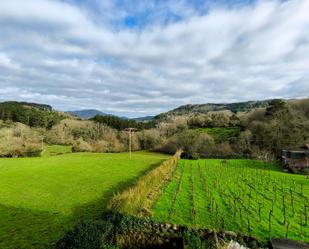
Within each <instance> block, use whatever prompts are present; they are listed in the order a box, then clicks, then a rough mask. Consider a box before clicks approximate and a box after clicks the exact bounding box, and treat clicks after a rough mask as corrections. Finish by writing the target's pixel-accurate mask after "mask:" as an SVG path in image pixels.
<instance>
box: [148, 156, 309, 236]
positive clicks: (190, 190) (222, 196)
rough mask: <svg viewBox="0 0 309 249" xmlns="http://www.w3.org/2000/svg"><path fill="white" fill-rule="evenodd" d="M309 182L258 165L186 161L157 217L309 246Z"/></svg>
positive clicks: (157, 206) (161, 201) (159, 204)
mask: <svg viewBox="0 0 309 249" xmlns="http://www.w3.org/2000/svg"><path fill="white" fill-rule="evenodd" d="M308 200H309V179H306V176H302V175H292V174H288V173H284V172H281V171H280V168H279V167H277V166H276V165H268V166H266V168H265V169H264V164H263V163H262V162H259V161H253V160H228V161H222V160H219V159H218V160H216V159H207V160H197V161H193V160H192V161H190V160H181V161H180V162H179V164H178V168H177V170H176V172H175V174H174V176H173V179H172V181H171V182H170V183H169V184H168V185H167V186H166V188H165V190H164V193H163V195H162V196H161V197H160V199H159V200H158V202H157V203H156V204H155V206H154V207H153V212H154V218H155V219H156V220H159V221H167V222H172V223H178V224H185V225H190V226H194V227H203V228H211V229H216V230H221V229H224V230H232V231H237V232H243V233H244V234H250V235H253V236H256V237H258V238H260V239H262V240H266V239H267V238H269V237H286V233H287V236H288V238H291V239H296V240H304V241H309V217H308V216H309V201H308Z"/></svg>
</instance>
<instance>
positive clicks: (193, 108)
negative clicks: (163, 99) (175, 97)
mask: <svg viewBox="0 0 309 249" xmlns="http://www.w3.org/2000/svg"><path fill="white" fill-rule="evenodd" d="M271 101H272V100H262V101H246V102H236V103H226V104H225V103H222V104H215V103H207V104H196V105H194V104H188V105H183V106H180V107H177V108H176V109H173V110H171V111H168V112H165V113H161V114H159V115H157V116H156V117H155V119H164V118H165V117H168V116H173V115H175V116H177V115H185V114H189V113H201V114H202V113H208V112H211V111H223V110H229V111H231V112H234V113H237V112H244V111H250V110H252V109H254V108H260V107H267V106H268V105H269V103H270V102H271Z"/></svg>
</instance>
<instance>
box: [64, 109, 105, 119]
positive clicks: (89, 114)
mask: <svg viewBox="0 0 309 249" xmlns="http://www.w3.org/2000/svg"><path fill="white" fill-rule="evenodd" d="M67 113H69V114H71V115H74V116H77V117H79V118H93V117H94V116H96V115H100V116H111V114H108V113H104V112H101V111H98V110H95V109H87V110H78V111H68V112H67Z"/></svg>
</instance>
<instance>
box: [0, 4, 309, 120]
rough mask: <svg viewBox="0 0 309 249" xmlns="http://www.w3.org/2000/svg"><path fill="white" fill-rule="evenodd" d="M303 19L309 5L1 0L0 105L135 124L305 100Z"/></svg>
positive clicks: (307, 27) (307, 64)
mask: <svg viewBox="0 0 309 249" xmlns="http://www.w3.org/2000/svg"><path fill="white" fill-rule="evenodd" d="M214 2H215V3H214ZM308 13H309V1H308V0H291V1H282V0H268V1H266V0H264V1H254V0H217V1H213V0H153V1H152V0H134V1H132V0H62V1H60V0H26V1H25V0H9V1H0V101H4V100H23V101H32V102H40V103H47V104H51V105H52V106H53V107H54V108H56V109H58V110H75V109H86V108H96V109H99V110H101V111H104V112H108V113H113V114H117V115H127V116H130V117H136V116H144V115H149V114H157V113H160V112H162V111H166V110H169V109H171V108H174V107H177V106H179V105H182V104H187V103H206V102H234V101H244V100H256V99H268V98H273V97H282V98H300V97H307V96H308V95H309V14H308Z"/></svg>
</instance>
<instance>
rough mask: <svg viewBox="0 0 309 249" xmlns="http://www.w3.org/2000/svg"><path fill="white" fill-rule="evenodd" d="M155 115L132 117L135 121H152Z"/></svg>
mask: <svg viewBox="0 0 309 249" xmlns="http://www.w3.org/2000/svg"><path fill="white" fill-rule="evenodd" d="M154 117H155V116H145V117H139V118H132V119H133V120H135V121H139V122H143V121H150V120H152V119H153V118H154Z"/></svg>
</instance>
